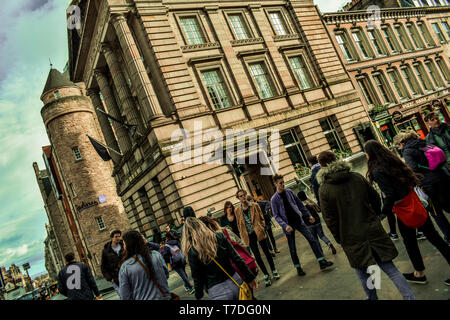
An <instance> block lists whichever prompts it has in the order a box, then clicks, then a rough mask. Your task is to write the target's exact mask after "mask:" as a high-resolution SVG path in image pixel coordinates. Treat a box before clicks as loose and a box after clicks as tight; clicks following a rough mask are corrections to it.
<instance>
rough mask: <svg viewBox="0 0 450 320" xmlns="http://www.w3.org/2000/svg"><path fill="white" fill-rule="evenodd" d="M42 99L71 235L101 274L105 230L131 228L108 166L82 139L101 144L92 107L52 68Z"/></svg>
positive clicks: (77, 87)
mask: <svg viewBox="0 0 450 320" xmlns="http://www.w3.org/2000/svg"><path fill="white" fill-rule="evenodd" d="M41 100H42V102H43V103H44V107H43V108H42V110H41V115H42V118H43V120H44V124H45V127H46V130H47V134H48V137H49V140H50V142H51V145H52V150H53V151H52V152H53V153H54V156H55V160H56V165H57V167H58V171H59V173H60V177H61V185H62V189H63V190H62V192H63V194H64V195H65V197H66V199H67V203H66V206H68V207H69V208H70V210H71V211H72V216H73V217H74V220H75V226H74V227H73V228H72V232H77V233H78V236H79V238H80V241H81V243H82V245H83V251H84V255H85V256H86V257H87V259H82V260H85V261H86V260H87V262H88V263H89V264H90V266H91V268H92V270H93V272H94V273H95V274H96V275H98V276H101V271H100V264H101V257H102V250H103V247H104V245H105V243H107V242H108V241H110V237H109V234H110V232H111V231H112V230H114V229H119V230H122V231H126V230H128V229H130V225H129V222H128V219H127V216H126V214H125V210H124V207H123V204H122V201H121V199H120V198H119V197H118V195H117V192H116V184H115V182H114V179H113V178H112V176H111V174H112V165H111V164H110V163H109V162H105V161H103V160H102V159H101V158H100V156H99V155H98V154H97V153H96V151H95V149H94V148H93V146H92V145H91V143H90V141H89V139H88V136H87V135H89V136H91V137H92V138H94V139H96V140H98V141H100V142H102V143H103V144H105V141H104V138H103V136H102V134H101V131H100V127H99V124H98V119H97V117H96V114H95V110H94V107H93V105H92V102H91V100H90V99H89V98H88V97H87V96H86V95H85V86H84V83H77V84H75V83H73V82H71V81H70V80H69V79H68V77H67V76H66V75H63V74H61V73H60V72H59V71H58V70H56V69H51V70H50V73H49V75H48V79H47V83H46V84H45V88H44V91H43V93H42V96H41ZM78 251H80V250H78ZM65 253H66V252H65ZM65 253H63V254H65ZM80 258H82V257H81V254H80Z"/></svg>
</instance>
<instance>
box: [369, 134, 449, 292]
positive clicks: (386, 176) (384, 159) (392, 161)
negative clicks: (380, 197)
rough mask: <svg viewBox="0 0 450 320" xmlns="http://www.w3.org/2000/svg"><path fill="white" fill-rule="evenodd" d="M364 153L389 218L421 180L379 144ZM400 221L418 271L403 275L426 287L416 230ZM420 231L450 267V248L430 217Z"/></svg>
mask: <svg viewBox="0 0 450 320" xmlns="http://www.w3.org/2000/svg"><path fill="white" fill-rule="evenodd" d="M364 150H365V152H366V156H367V159H368V161H367V167H368V171H367V178H368V179H369V181H370V182H371V183H373V182H376V183H377V184H378V186H379V187H380V189H381V191H382V192H383V193H384V195H385V199H384V200H385V201H384V205H383V209H382V214H385V215H388V214H389V213H390V212H392V211H393V209H394V205H395V203H396V202H398V201H400V200H403V199H405V198H406V197H407V196H408V195H409V194H410V193H411V192H412V190H413V189H414V187H415V186H418V185H420V180H419V178H418V177H417V176H416V174H415V173H414V172H413V171H412V169H411V168H409V167H408V166H407V165H406V164H405V163H404V162H403V161H402V160H401V159H400V158H399V157H398V156H397V155H395V154H394V153H393V152H392V151H390V150H388V149H387V148H386V147H385V146H383V145H382V144H381V143H379V142H378V141H375V140H369V141H367V142H366V144H365V145H364ZM394 211H395V210H394ZM397 222H398V228H399V231H400V234H401V235H402V237H403V242H404V244H405V247H406V252H407V253H408V256H409V258H410V260H411V262H412V264H413V266H414V269H415V271H414V272H413V273H407V274H403V275H404V276H405V278H406V280H408V281H409V282H413V283H419V284H426V283H427V278H426V276H425V273H424V270H425V266H424V264H423V259H422V255H421V253H420V250H419V246H418V244H417V238H416V230H415V228H411V227H408V226H406V225H405V224H404V223H403V222H402V221H401V219H397ZM419 229H420V230H421V231H422V232H423V233H424V234H425V236H426V237H427V239H428V241H430V243H431V244H432V245H433V246H435V247H436V248H437V249H438V250H439V251H440V252H441V254H442V255H443V256H444V258H445V259H446V260H447V262H448V263H449V264H450V247H449V246H448V245H447V244H446V243H445V241H444V240H443V239H442V238H441V237H440V236H439V234H438V233H437V231H436V230H435V229H434V226H433V223H432V222H431V220H430V218H429V217H427V218H426V220H425V222H424V223H423V225H422V226H421V227H420V228H419Z"/></svg>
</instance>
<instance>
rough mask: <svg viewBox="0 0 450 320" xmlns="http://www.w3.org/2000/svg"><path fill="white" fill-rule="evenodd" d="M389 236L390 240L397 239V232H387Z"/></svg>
mask: <svg viewBox="0 0 450 320" xmlns="http://www.w3.org/2000/svg"><path fill="white" fill-rule="evenodd" d="M389 237H390V238H391V240H394V241H395V240H398V239H399V237H398V234H396V233H390V232H389Z"/></svg>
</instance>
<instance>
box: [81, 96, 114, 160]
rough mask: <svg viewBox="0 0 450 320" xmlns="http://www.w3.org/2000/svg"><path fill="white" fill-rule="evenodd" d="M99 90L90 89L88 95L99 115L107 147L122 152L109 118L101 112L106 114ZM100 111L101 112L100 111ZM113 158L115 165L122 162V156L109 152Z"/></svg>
mask: <svg viewBox="0 0 450 320" xmlns="http://www.w3.org/2000/svg"><path fill="white" fill-rule="evenodd" d="M99 92H100V91H99V89H88V90H87V95H88V96H89V98H91V101H92V104H93V105H94V109H95V113H96V114H97V118H98V122H99V124H100V129H101V130H102V133H103V136H104V137H105V141H106V145H107V146H108V147H110V148H112V149H114V150H116V151H119V152H120V149H119V145H118V144H117V140H116V137H115V136H114V132H113V130H112V128H111V124H110V123H109V120H108V118H107V117H106V116H105V115H104V114H103V113H102V112H101V111H103V112H105V108H104V107H103V103H102V100H101V99H100V95H99ZM98 109H100V110H101V111H99V110H98ZM109 154H110V155H111V158H113V160H114V162H115V163H119V162H120V156H119V155H118V154H117V153H115V152H114V151H109Z"/></svg>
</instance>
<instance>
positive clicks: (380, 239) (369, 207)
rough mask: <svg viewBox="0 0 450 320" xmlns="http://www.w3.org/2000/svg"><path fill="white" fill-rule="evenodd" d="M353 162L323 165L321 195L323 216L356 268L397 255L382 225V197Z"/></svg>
mask: <svg viewBox="0 0 450 320" xmlns="http://www.w3.org/2000/svg"><path fill="white" fill-rule="evenodd" d="M350 170H351V166H350V164H348V163H346V162H344V161H342V160H338V161H335V162H332V163H330V164H329V165H328V166H327V167H323V168H321V169H320V171H319V173H318V175H317V180H318V182H319V183H320V189H319V197H320V205H321V210H322V217H323V219H324V221H325V223H326V224H327V226H328V229H330V231H331V233H332V234H333V236H334V238H335V239H336V242H337V243H339V244H340V245H341V246H342V248H343V250H344V252H345V254H346V255H347V258H348V261H349V263H350V265H351V267H353V268H358V269H364V268H367V267H368V266H370V265H374V264H376V261H375V258H374V252H375V253H376V254H377V255H378V257H380V259H381V261H382V262H389V261H392V260H393V259H394V258H395V257H396V256H397V255H398V252H397V249H396V248H395V246H394V244H393V242H392V240H391V239H390V238H389V236H388V234H387V233H386V231H385V230H384V228H383V226H382V225H381V220H380V218H379V217H378V215H379V214H380V213H381V201H380V196H379V195H378V193H377V191H376V190H375V189H374V188H373V187H372V186H371V185H370V183H369V182H368V181H367V180H366V179H365V178H364V177H363V176H362V175H360V174H359V173H356V172H351V171H350Z"/></svg>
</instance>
